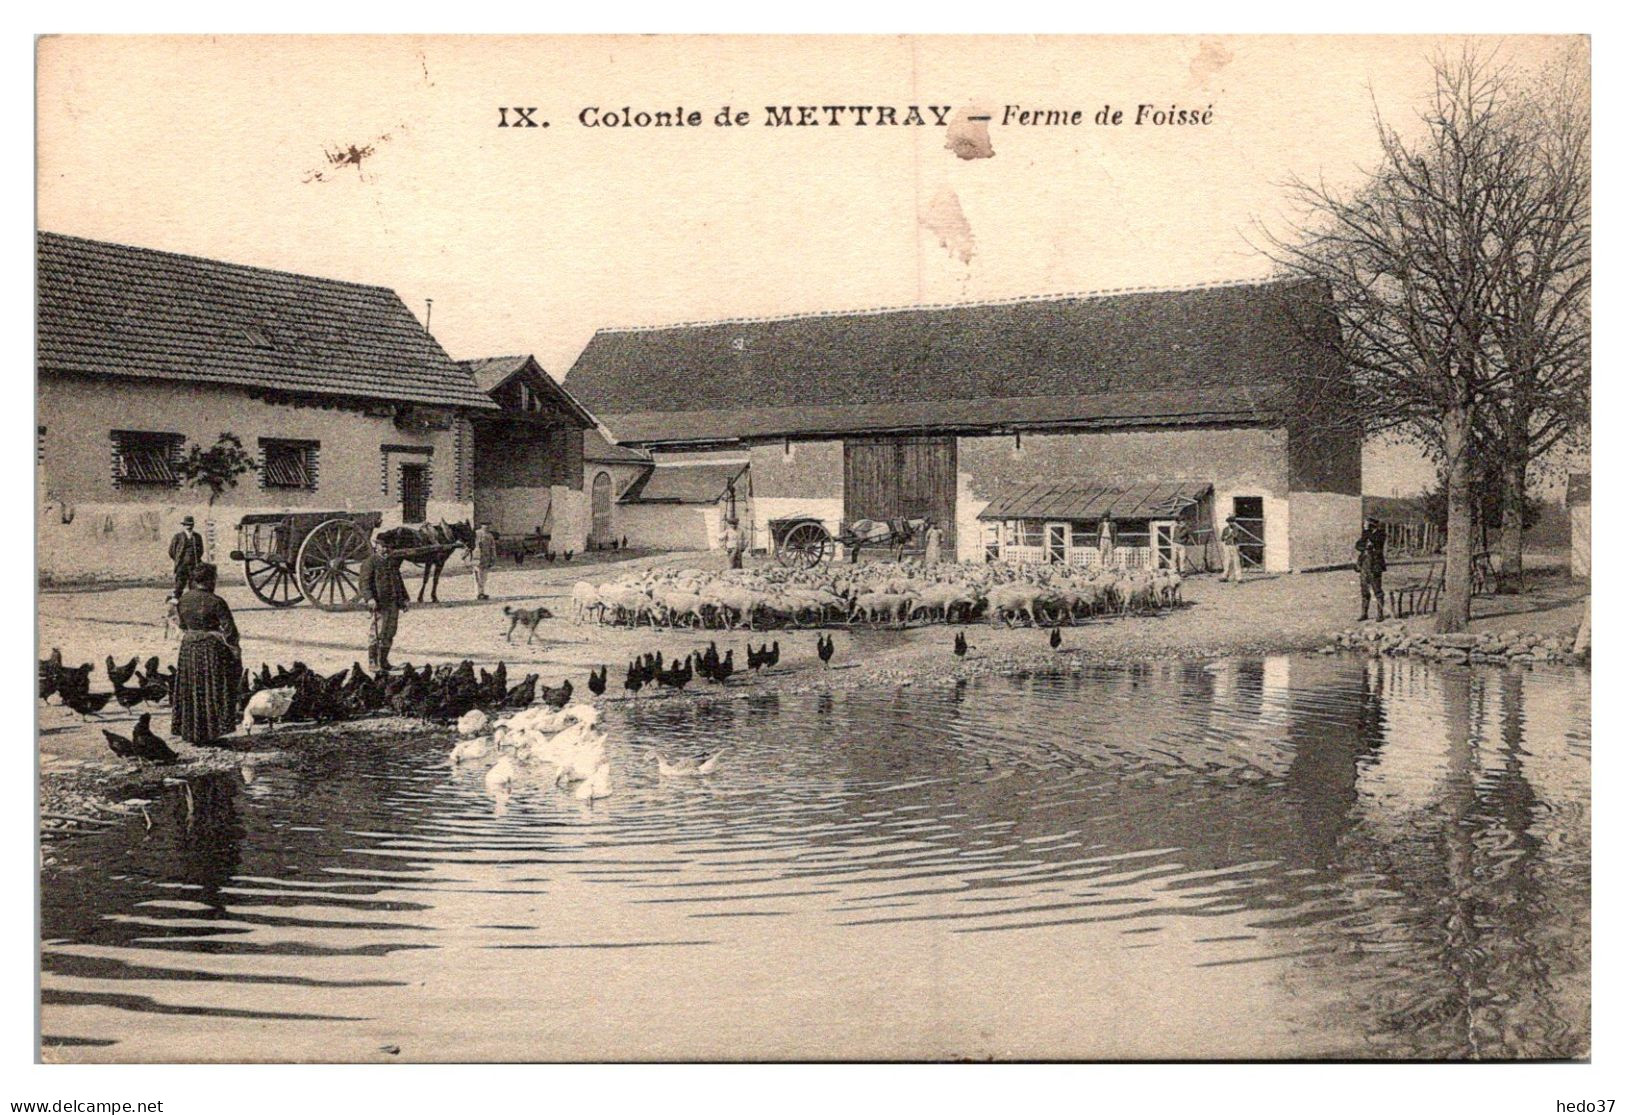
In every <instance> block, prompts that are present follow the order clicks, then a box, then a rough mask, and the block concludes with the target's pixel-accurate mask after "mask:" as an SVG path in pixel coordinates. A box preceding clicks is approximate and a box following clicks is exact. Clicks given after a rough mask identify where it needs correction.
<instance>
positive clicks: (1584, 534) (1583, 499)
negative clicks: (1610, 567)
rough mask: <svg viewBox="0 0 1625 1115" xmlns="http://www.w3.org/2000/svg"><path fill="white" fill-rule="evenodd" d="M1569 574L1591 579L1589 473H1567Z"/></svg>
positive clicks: (1583, 579)
mask: <svg viewBox="0 0 1625 1115" xmlns="http://www.w3.org/2000/svg"><path fill="white" fill-rule="evenodd" d="M1564 502H1565V503H1566V504H1567V505H1568V509H1569V576H1571V577H1573V578H1574V579H1575V580H1580V581H1589V580H1590V579H1591V474H1590V473H1589V472H1571V473H1569V490H1568V497H1567V499H1565V500H1564Z"/></svg>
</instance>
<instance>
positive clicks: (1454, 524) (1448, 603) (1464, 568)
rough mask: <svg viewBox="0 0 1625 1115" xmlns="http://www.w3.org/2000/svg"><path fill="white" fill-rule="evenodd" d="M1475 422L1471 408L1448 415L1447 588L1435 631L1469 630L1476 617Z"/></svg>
mask: <svg viewBox="0 0 1625 1115" xmlns="http://www.w3.org/2000/svg"><path fill="white" fill-rule="evenodd" d="M1472 425H1473V415H1472V411H1471V409H1469V408H1468V407H1463V406H1457V407H1452V408H1451V409H1450V410H1449V411H1447V412H1446V413H1445V415H1444V455H1445V462H1446V465H1445V505H1446V508H1447V511H1446V516H1445V540H1444V591H1443V592H1442V593H1440V596H1439V613H1438V615H1437V617H1435V622H1434V630H1435V631H1465V630H1466V629H1467V621H1468V620H1469V619H1471V618H1472V608H1473V491H1472V463H1471V462H1470V461H1469V460H1468V459H1467V455H1468V452H1469V449H1468V442H1469V435H1470V432H1471V430H1472Z"/></svg>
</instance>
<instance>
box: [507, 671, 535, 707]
mask: <svg viewBox="0 0 1625 1115" xmlns="http://www.w3.org/2000/svg"><path fill="white" fill-rule="evenodd" d="M541 680H542V679H541V675H540V674H528V675H526V677H525V680H524V681H522V682H520V683H519V684H518V685H516V686H514V687H513V688H512V689H510V690H508V696H507V697H506V698H504V699H503V702H502V703H503V704H504V705H506V706H507V707H509V708H529V707H530V706H531V705H532V704H533V703H535V701H536V683H537V682H539V681H541Z"/></svg>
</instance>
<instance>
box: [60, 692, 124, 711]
mask: <svg viewBox="0 0 1625 1115" xmlns="http://www.w3.org/2000/svg"><path fill="white" fill-rule="evenodd" d="M112 699H113V694H112V693H111V692H108V693H90V692H83V693H81V692H78V691H77V690H76V691H73V692H68V693H63V694H62V703H63V704H65V705H67V706H68V707H69V708H71V709H72V710H73V711H74V712H77V713H78V714H79V715H80V716H96V715H100V713H101V711H102V709H104V708H106V707H107V702H108V701H111V700H112Z"/></svg>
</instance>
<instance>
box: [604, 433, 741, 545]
mask: <svg viewBox="0 0 1625 1115" xmlns="http://www.w3.org/2000/svg"><path fill="white" fill-rule="evenodd" d="M697 457H698V459H693V460H685V459H683V458H682V457H681V456H678V457H676V458H669V457H668V458H661V459H657V460H656V461H655V463H654V467H653V468H651V469H649V470H647V471H646V472H645V474H644V475H643V476H642V477H641V478H640V479H639V480H638V481H637V482H635V483H634V484H633V485H632V487H631V488H630V489H628V491H627V492H626V493H625V494H624V495H622V496H621V502H620V506H619V508H618V509H617V510H618V512H619V515H620V522H621V527H622V531H623V533H624V536H625V537H626V539H627V541H628V543H629V544H630V545H632V546H639V547H647V548H650V549H665V550H714V549H716V548H717V547H718V546H720V545H721V544H722V524H723V521H724V520H725V519H727V518H730V517H731V518H733V519H734V521H735V522H738V523H741V524H743V523H746V522H748V521H749V520H750V462H749V460H748V459H747V458H745V457H743V456H740V455H737V454H735V455H734V456H732V457H727V456H722V457H714V456H713V457H707V456H706V455H697Z"/></svg>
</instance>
